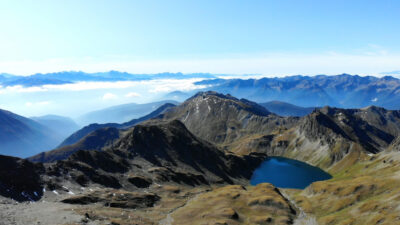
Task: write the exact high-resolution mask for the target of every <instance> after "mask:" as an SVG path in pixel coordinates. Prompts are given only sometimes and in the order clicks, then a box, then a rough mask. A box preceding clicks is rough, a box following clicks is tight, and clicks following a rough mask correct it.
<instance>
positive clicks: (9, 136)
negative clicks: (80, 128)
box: [0, 109, 64, 157]
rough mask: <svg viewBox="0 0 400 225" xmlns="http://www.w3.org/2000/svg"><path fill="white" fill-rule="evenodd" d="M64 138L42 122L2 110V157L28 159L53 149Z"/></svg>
mask: <svg viewBox="0 0 400 225" xmlns="http://www.w3.org/2000/svg"><path fill="white" fill-rule="evenodd" d="M59 129H62V128H59ZM57 130H58V129H57ZM63 138H64V137H60V134H58V133H57V132H55V131H54V130H52V129H51V128H50V127H46V126H45V125H43V124H41V123H40V122H37V121H35V120H32V119H28V118H25V117H22V116H19V115H17V114H14V113H12V112H9V111H5V110H1V109H0V154H2V155H12V156H18V157H28V156H31V155H33V154H36V153H38V152H42V151H45V150H50V149H53V148H54V147H55V146H57V145H58V144H59V143H60V139H63Z"/></svg>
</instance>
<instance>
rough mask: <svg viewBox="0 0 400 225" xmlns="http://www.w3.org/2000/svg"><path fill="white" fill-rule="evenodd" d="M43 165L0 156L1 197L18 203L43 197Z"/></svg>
mask: <svg viewBox="0 0 400 225" xmlns="http://www.w3.org/2000/svg"><path fill="white" fill-rule="evenodd" d="M42 173H44V167H43V166H42V165H41V164H33V163H31V162H29V161H27V160H24V159H19V158H14V157H8V156H0V195H2V196H5V197H9V198H12V199H14V200H17V201H35V200H38V199H40V198H41V197H42V195H43V181H42V179H41V178H40V175H41V174H42Z"/></svg>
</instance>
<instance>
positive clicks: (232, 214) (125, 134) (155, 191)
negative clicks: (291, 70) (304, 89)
mask: <svg viewBox="0 0 400 225" xmlns="http://www.w3.org/2000/svg"><path fill="white" fill-rule="evenodd" d="M107 129H108V130H107ZM107 132H111V133H114V134H116V135H114V136H112V135H108V133H107ZM399 133H400V112H399V111H391V110H385V109H383V108H378V107H368V108H363V109H338V108H330V107H324V108H321V109H315V110H314V111H313V112H312V113H310V114H309V115H307V116H304V117H301V118H299V117H280V116H278V115H275V114H273V113H270V112H269V111H267V110H266V109H265V108H263V107H261V106H260V105H257V104H256V103H253V102H250V101H247V100H244V99H236V98H234V97H232V96H229V95H222V94H218V93H215V92H201V93H198V94H196V95H195V96H193V97H192V98H190V99H188V100H187V101H185V102H184V103H182V104H181V105H179V106H176V107H172V108H169V109H168V110H166V111H164V112H163V113H162V114H158V115H157V116H156V117H153V118H152V119H149V120H146V121H143V122H142V123H140V124H139V125H135V126H132V127H124V128H116V127H111V128H110V127H108V128H107V127H103V128H101V130H95V131H93V132H92V133H89V134H88V135H86V136H84V137H83V138H82V139H80V140H79V141H78V142H77V143H78V144H76V143H74V144H72V145H70V146H63V147H62V148H59V149H56V150H54V151H50V152H47V153H46V154H45V155H46V157H48V158H52V155H53V154H54V155H56V156H57V157H59V156H60V155H61V156H62V155H63V149H67V150H65V151H66V153H68V155H66V156H65V157H64V158H63V159H62V160H52V161H51V162H48V161H46V160H43V161H42V162H41V160H40V159H41V158H40V157H38V156H36V157H33V158H31V159H35V161H36V162H31V161H28V160H24V159H18V158H13V157H6V156H1V157H0V195H1V196H3V197H2V199H0V218H1V220H0V224H318V223H319V224H399V223H400V216H399V215H400V208H399V207H398V205H399V203H400V183H399V182H400V180H399V179H400V153H399V151H398V150H399V148H400V147H399V146H400V141H399ZM110 137H112V138H111V139H109V138H110ZM109 140H112V141H109ZM93 143H97V145H95V146H94V147H93ZM99 143H101V144H99ZM71 149H73V151H72V152H71ZM268 156H285V157H288V158H294V159H298V160H301V161H305V162H307V163H310V164H312V165H314V166H319V167H320V168H322V169H324V170H325V171H327V172H329V173H330V174H331V175H332V176H333V178H332V179H330V180H326V181H319V182H315V183H312V184H311V185H310V186H308V187H307V188H306V189H304V190H297V189H296V190H294V189H278V188H276V187H274V186H273V185H271V184H268V183H264V184H259V185H257V186H251V185H249V179H250V178H251V175H252V172H253V171H254V169H255V168H257V167H258V166H259V165H260V163H261V162H263V161H264V160H265V159H266V158H267V157H268ZM53 158H54V157H53ZM42 159H44V158H42Z"/></svg>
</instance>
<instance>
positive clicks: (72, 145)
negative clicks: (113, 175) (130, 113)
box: [29, 103, 175, 162]
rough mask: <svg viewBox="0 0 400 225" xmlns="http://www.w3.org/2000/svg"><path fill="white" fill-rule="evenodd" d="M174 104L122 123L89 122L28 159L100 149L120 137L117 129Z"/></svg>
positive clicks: (47, 159) (45, 159)
mask: <svg viewBox="0 0 400 225" xmlns="http://www.w3.org/2000/svg"><path fill="white" fill-rule="evenodd" d="M174 106H175V105H173V104H171V103H166V104H164V105H162V106H160V107H159V108H158V109H156V110H155V111H153V112H151V113H150V114H148V115H146V116H143V117H141V118H138V119H133V120H131V121H128V122H126V123H122V124H118V123H106V124H90V125H88V126H86V127H84V128H82V129H80V130H78V131H77V132H75V133H73V134H72V135H71V136H69V137H68V138H67V139H65V140H64V141H63V142H62V143H61V144H60V145H59V147H58V148H57V149H55V150H52V151H48V152H42V153H40V154H38V155H35V156H32V157H30V158H29V160H31V161H33V162H52V161H55V160H61V159H66V158H67V157H68V156H69V155H71V154H72V153H74V152H76V151H78V150H100V149H102V148H103V147H105V146H107V145H110V144H113V143H114V141H115V140H116V139H118V138H119V137H120V135H121V133H122V131H120V130H119V129H127V128H130V127H132V126H134V125H136V124H138V123H140V122H143V121H145V120H148V119H151V118H154V117H157V116H159V115H160V114H162V113H164V112H165V111H167V110H168V109H170V108H172V107H174Z"/></svg>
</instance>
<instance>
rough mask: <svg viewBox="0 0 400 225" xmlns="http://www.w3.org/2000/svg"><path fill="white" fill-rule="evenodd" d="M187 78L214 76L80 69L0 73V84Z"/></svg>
mask: <svg viewBox="0 0 400 225" xmlns="http://www.w3.org/2000/svg"><path fill="white" fill-rule="evenodd" d="M188 78H204V79H205V78H216V76H214V75H212V74H209V73H191V74H183V73H158V74H131V73H126V72H119V71H108V72H99V73H85V72H81V71H65V72H58V73H46V74H42V73H37V74H33V75H30V76H16V75H12V74H4V73H3V74H0V85H2V86H5V87H6V86H15V85H21V86H25V87H31V86H41V85H47V84H55V85H57V84H68V83H75V82H79V81H140V80H152V79H188Z"/></svg>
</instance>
